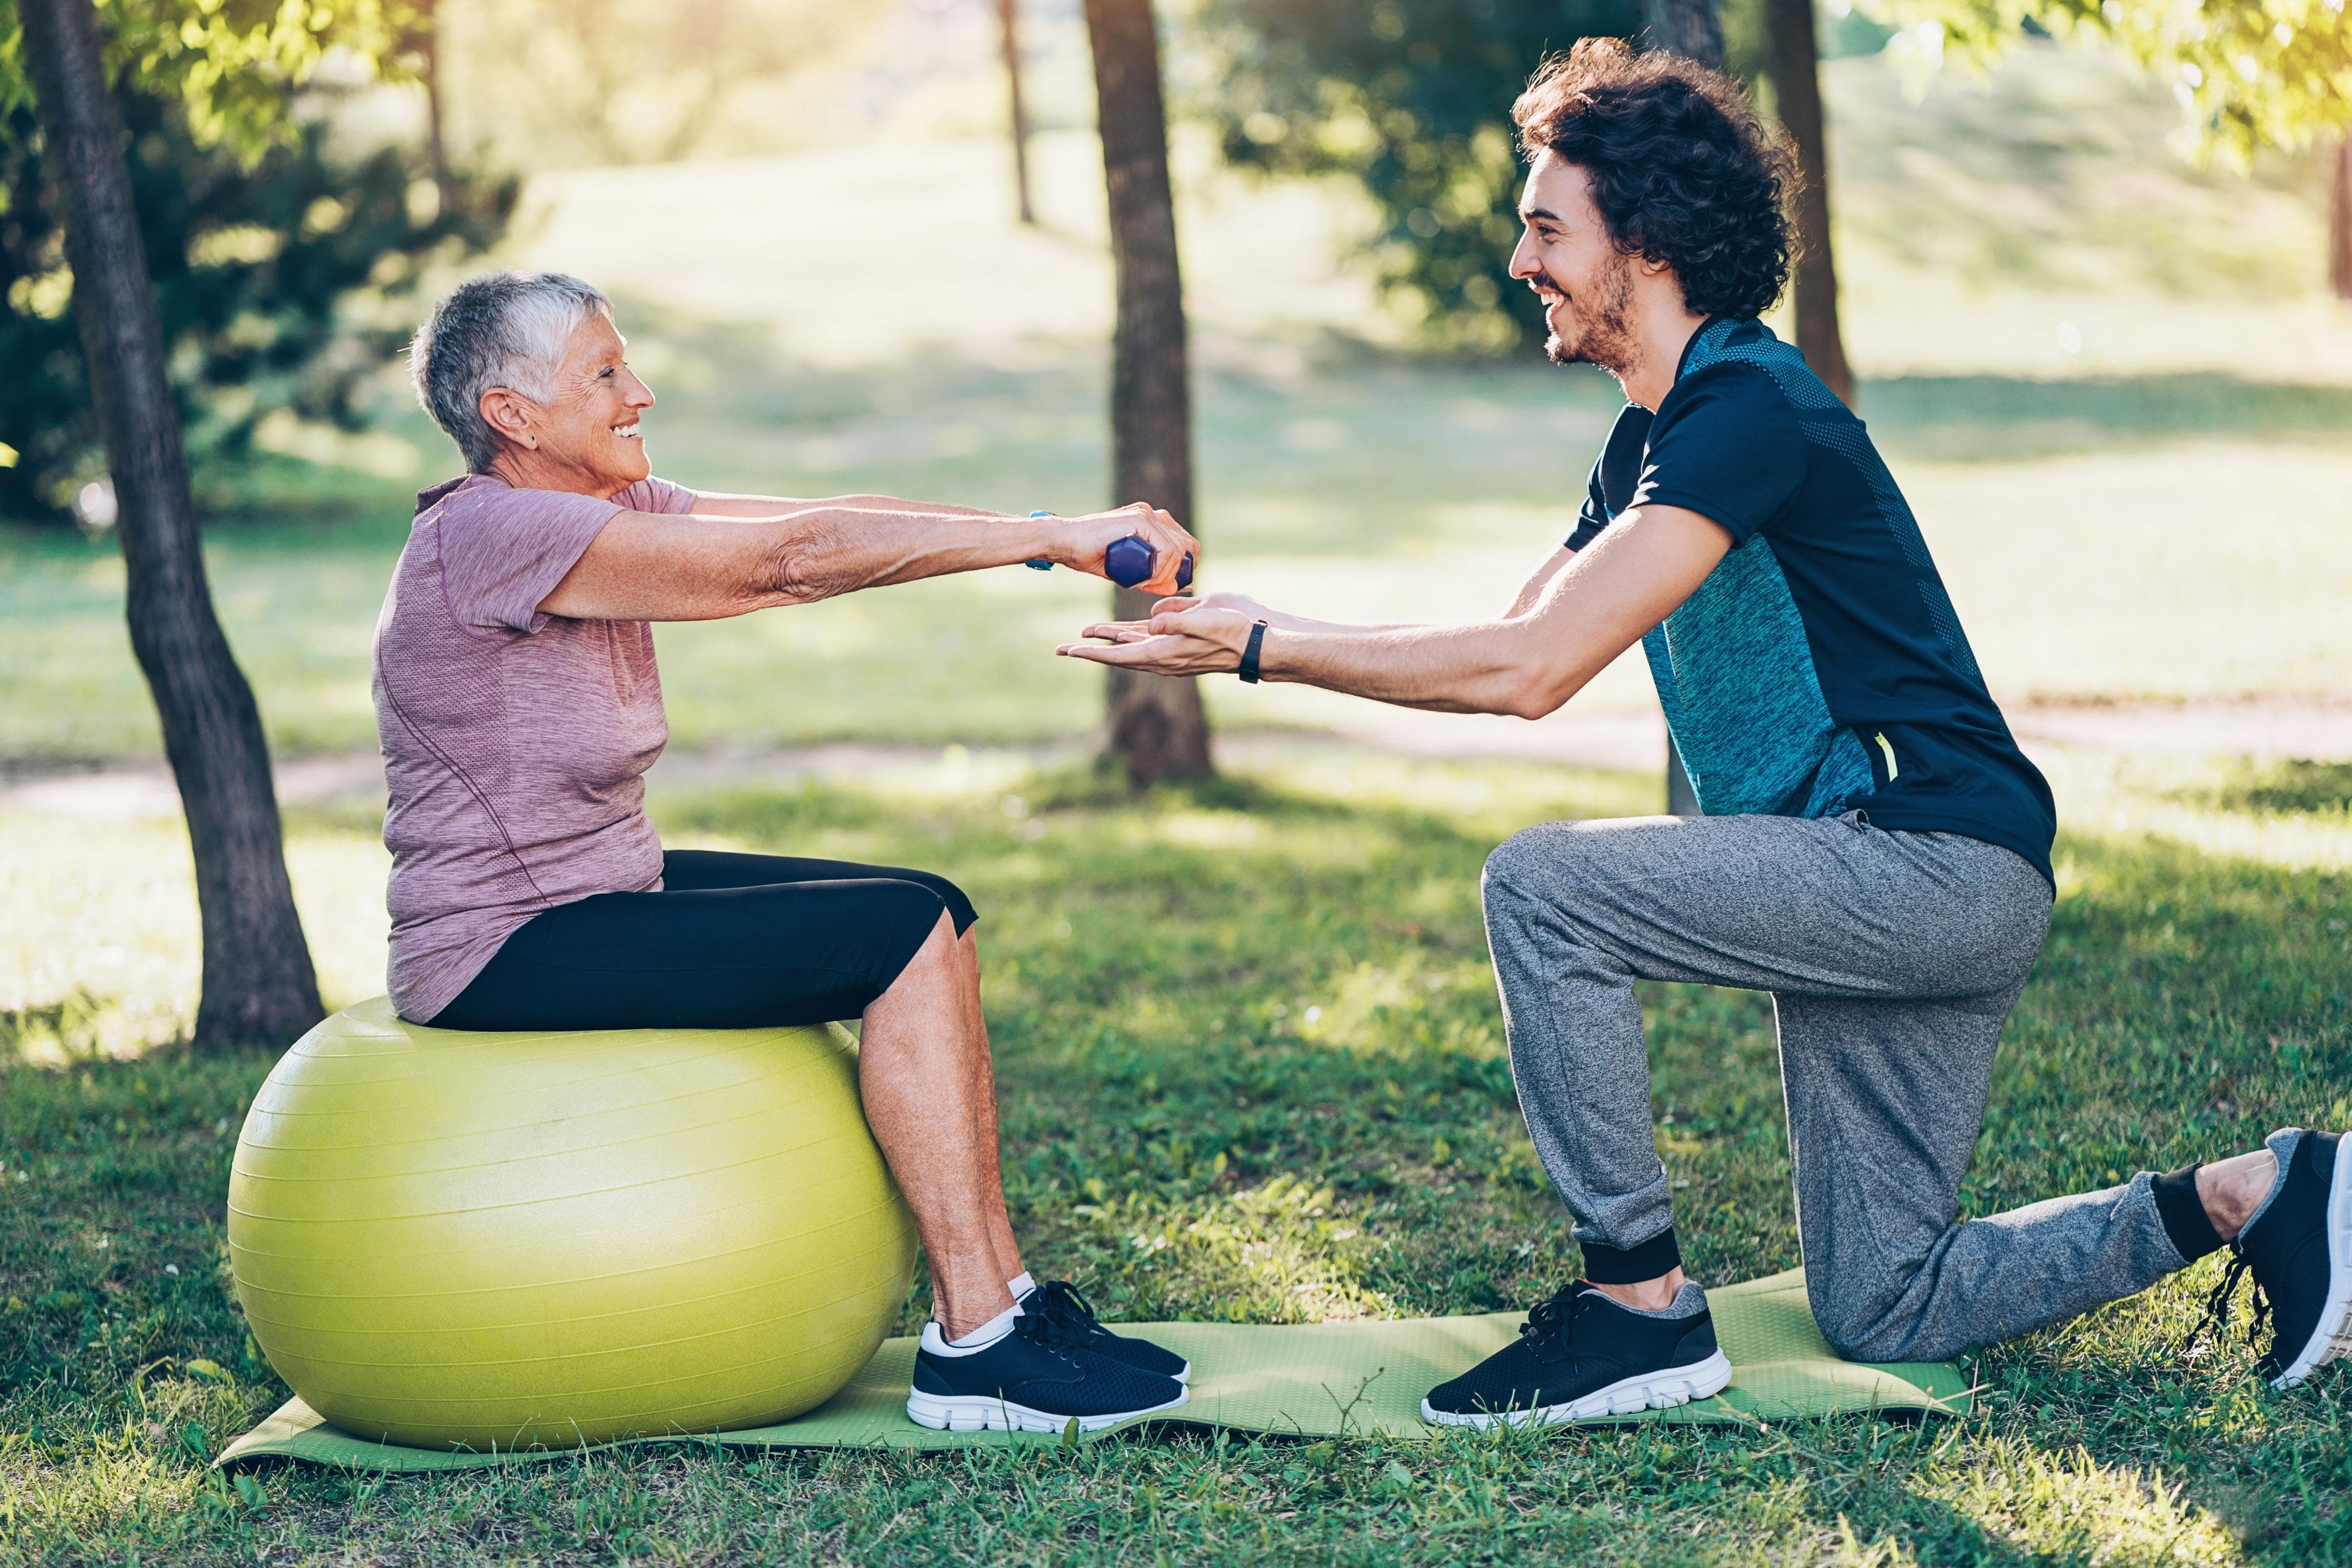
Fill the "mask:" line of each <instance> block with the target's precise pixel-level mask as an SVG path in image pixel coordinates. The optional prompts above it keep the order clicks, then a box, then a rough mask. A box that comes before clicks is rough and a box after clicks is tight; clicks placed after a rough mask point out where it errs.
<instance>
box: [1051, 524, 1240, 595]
mask: <svg viewBox="0 0 2352 1568" xmlns="http://www.w3.org/2000/svg"><path fill="white" fill-rule="evenodd" d="M1039 521H1047V520H1045V519H1040V520H1039ZM1050 526H1052V527H1053V528H1054V530H1055V548H1054V550H1053V552H1051V553H1050V554H1049V555H1048V557H1047V559H1049V560H1051V561H1053V562H1054V563H1055V564H1057V565H1062V566H1070V567H1075V568H1076V569H1077V570H1078V571H1081V572H1090V573H1092V574H1094V575H1096V576H1097V577H1105V578H1107V577H1108V573H1107V572H1105V571H1104V569H1103V555H1104V552H1107V551H1108V550H1109V549H1110V547H1111V546H1112V545H1114V544H1116V543H1118V542H1119V541H1120V540H1122V539H1125V538H1127V537H1129V535H1130V534H1132V535H1136V536H1139V537H1140V538H1141V539H1142V540H1143V542H1145V543H1147V544H1149V545H1150V546H1151V566H1152V573H1151V575H1150V577H1147V578H1145V579H1144V580H1143V581H1142V582H1140V583H1137V584H1133V586H1134V587H1136V588H1138V589H1139V590H1141V591H1142V592H1144V593H1147V594H1173V593H1175V592H1176V573H1177V569H1178V568H1179V567H1181V566H1182V565H1183V564H1184V562H1185V559H1186V558H1187V557H1188V556H1189V557H1191V558H1192V563H1193V569H1194V570H1195V571H1196V572H1197V571H1198V570H1199V569H1200V555H1201V542H1200V541H1199V540H1197V539H1194V538H1193V537H1192V533H1191V532H1190V531H1187V530H1186V528H1185V527H1184V525H1183V524H1182V523H1181V522H1178V521H1176V520H1175V519H1174V518H1172V517H1171V516H1169V515H1168V514H1167V513H1166V512H1164V511H1161V510H1159V509H1158V508H1156V507H1152V506H1149V505H1146V504H1145V503H1144V502H1142V501H1136V502H1133V503H1131V504H1129V505H1127V506H1123V507H1119V508H1117V509H1116V510H1111V511H1097V512H1089V513H1087V515H1085V516H1083V517H1068V518H1057V519H1054V520H1051V523H1050Z"/></svg>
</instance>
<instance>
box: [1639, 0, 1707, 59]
mask: <svg viewBox="0 0 2352 1568" xmlns="http://www.w3.org/2000/svg"><path fill="white" fill-rule="evenodd" d="M1642 34H1643V37H1644V38H1646V39H1647V40H1648V41H1649V45H1650V47H1652V48H1654V49H1664V50H1666V51H1668V52H1669V53H1671V54H1677V55H1681V56H1683V57H1685V58H1688V59H1694V60H1696V61H1697V62H1698V63H1699V64H1701V65H1703V66H1705V67H1706V68H1708V69H1709V70H1721V69H1722V68H1723V17H1722V16H1721V14H1720V13H1719V12H1717V9H1716V0H1642Z"/></svg>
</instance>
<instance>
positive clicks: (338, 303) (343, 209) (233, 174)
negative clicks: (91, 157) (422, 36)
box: [0, 71, 519, 519]
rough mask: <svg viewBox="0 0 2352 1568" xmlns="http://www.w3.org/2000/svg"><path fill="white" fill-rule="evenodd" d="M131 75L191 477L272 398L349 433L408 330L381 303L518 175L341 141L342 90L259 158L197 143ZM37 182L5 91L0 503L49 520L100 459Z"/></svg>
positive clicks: (39, 158) (96, 472) (184, 109)
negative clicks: (336, 127) (336, 126)
mask: <svg viewBox="0 0 2352 1568" xmlns="http://www.w3.org/2000/svg"><path fill="white" fill-rule="evenodd" d="M131 75H132V73H130V72H127V71H126V72H123V73H121V74H120V75H119V76H118V78H117V80H116V83H115V86H114V102H115V108H116V110H117V112H118V113H120V114H121V118H122V121H123V124H124V126H125V128H126V129H127V130H128V132H129V133H130V144H129V147H128V150H127V156H126V163H127V166H128V169H129V173H130V177H131V196H132V200H133V202H134V203H135V205H136V207H137V211H138V218H139V229H140V238H141V241H142V248H143V250H144V251H145V254H146V260H147V270H148V274H149V277H150V278H151V279H152V283H153V286H154V295H155V306H156V311H157V314H158V316H159V317H160V318H161V321H162V325H163V342H164V347H165V353H166V354H167V355H168V356H169V363H170V368H171V376H172V390H173V395H174V397H175V399H176V401H177V403H178V405H179V409H180V417H181V420H182V422H183V424H184V426H185V428H186V434H187V443H188V449H189V456H190V458H191V460H192V462H193V463H194V468H195V474H196V479H197V482H198V485H199V488H200V489H203V488H205V487H206V486H207V484H208V483H210V482H213V481H216V480H218V479H222V478H224V477H225V476H226V474H227V472H228V471H229V468H230V467H231V466H233V465H235V464H236V463H237V462H239V461H241V460H242V459H244V458H246V457H247V455H248V454H249V450H250V447H251V438H252V436H253V432H254V430H255V428H256V427H257V426H258V425H259V424H260V423H261V421H262V420H263V419H264V418H266V417H267V416H269V415H271V414H272V413H275V412H277V411H279V410H287V411H290V412H291V413H293V414H295V415H297V416H300V417H302V418H304V419H312V420H321V421H326V422H330V423H332V424H334V425H336V426H341V427H342V428H344V429H351V430H356V429H359V428H362V427H363V426H365V425H366V424H367V423H368V419H369V414H370V410H371V405H372V401H373V400H372V399H371V398H370V396H369V395H368V394H369V392H370V390H371V387H372V384H373V378H374V375H375V373H376V372H377V370H378V369H379V368H380V367H381V366H382V365H383V363H385V362H386V361H387V360H389V359H390V358H392V357H393V356H394V354H395V353H397V351H398V349H399V347H400V345H401V343H402V342H404V340H405V338H406V335H407V327H408V324H409V315H408V312H407V311H406V310H404V309H402V308H400V307H399V306H397V305H395V304H394V300H397V299H398V298H400V297H401V296H403V295H404V294H405V293H407V292H408V291H409V290H410V289H413V287H414V285H415V281H416V279H417V277H418V275H419V273H420V271H421V270H422V269H423V268H425V266H427V265H428V264H429V263H431V262H432V261H434V260H435V259H436V258H437V259H440V260H442V261H445V262H446V261H450V260H454V259H456V258H460V257H463V256H467V255H471V254H474V253H476V252H478V251H481V250H483V249H485V248H487V247H489V246H490V245H492V244H494V243H495V242H496V241H497V240H498V239H499V237H500V236H501V235H502V234H503V233H504V232H505V229H506V226H507V223H508V220H509V217H510V216H511V215H512V213H513V210H514V205H515V198H516V195H517V192H518V189H519V185H518V183H517V182H516V181H515V180H514V179H513V178H511V177H497V176H491V175H487V174H479V173H476V172H473V171H469V170H457V171H436V169H435V167H434V165H433V162H432V157H431V153H430V150H429V148H424V147H418V146H415V145H411V144H405V143H394V144H389V145H380V146H377V147H375V148H373V149H372V150H367V151H363V152H353V151H351V150H348V149H340V148H338V147H337V146H336V145H335V140H336V139H335V138H334V137H333V136H332V135H331V131H330V119H329V116H330V114H331V110H332V106H333V100H334V99H335V98H337V97H347V96H349V90H348V89H346V90H344V91H341V92H338V91H336V90H334V89H326V90H320V89H313V90H312V91H311V92H310V94H309V95H308V97H309V101H308V103H307V105H306V106H305V110H304V113H303V116H302V118H301V119H300V120H299V121H296V122H294V123H292V124H290V125H289V127H288V133H287V135H286V136H285V138H284V139H282V140H278V141H274V142H268V143H267V144H265V146H264V147H263V148H262V149H261V150H260V151H259V152H258V154H257V155H255V154H253V153H251V152H250V151H248V150H241V149H240V148H239V147H238V146H237V145H236V144H235V143H233V142H226V141H220V140H215V141H213V142H209V143H207V142H205V140H204V139H203V138H201V137H200V136H199V134H198V132H197V129H196V126H197V123H198V121H197V117H196V116H195V115H194V114H192V112H191V110H190V105H189V104H188V103H187V101H186V100H184V98H183V97H181V96H180V95H178V94H168V95H167V94H165V93H163V92H160V91H157V90H155V89H152V88H148V87H142V86H140V85H138V84H137V82H136V81H135V80H133V79H131ZM436 174H439V175H440V177H439V178H436ZM48 177H49V173H48V171H47V167H46V164H45V160H44V156H43V148H42V145H41V141H40V138H39V137H38V135H37V134H36V132H35V127H34V123H33V112H32V109H31V107H30V105H29V104H26V103H19V104H17V105H16V107H15V108H13V109H11V110H8V111H7V113H6V114H5V116H0V300H5V307H0V363H5V364H6V365H8V366H9V367H10V374H8V375H7V376H6V377H5V378H0V439H5V441H6V442H7V443H8V444H9V445H10V446H11V447H14V448H15V449H16V454H17V456H16V463H15V466H14V467H11V468H0V515H5V516H12V517H18V518H26V519H32V518H42V517H62V516H63V515H65V509H66V508H67V506H68V503H69V502H70V500H72V498H73V495H74V493H75V492H76V491H77V490H79V489H81V488H82V487H83V486H84V485H86V484H89V483H91V482H93V481H96V480H98V479H100V477H101V475H102V474H103V473H104V470H105V461H104V457H103V454H102V452H101V450H100V433H99V427H98V417H97V415H96V412H95V411H94V410H93V408H92V406H91V403H90V390H89V378H88V375H87V374H86V372H85V370H84V367H83V363H82V356H81V350H80V346H79V343H78V342H77V341H76V338H75V332H74V323H73V320H72V317H71V314H70V312H69V306H70V304H71V300H72V294H73V278H72V273H71V271H70V269H69V268H68V266H67V264H66V254H65V235H64V230H63V227H62V223H61V220H60V217H59V215H58V213H57V212H56V210H55V204H53V203H52V202H50V201H48V200H47V198H46V196H45V195H44V181H45V180H46V179H47V178H48Z"/></svg>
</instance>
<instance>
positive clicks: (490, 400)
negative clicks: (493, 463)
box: [479, 386, 539, 452]
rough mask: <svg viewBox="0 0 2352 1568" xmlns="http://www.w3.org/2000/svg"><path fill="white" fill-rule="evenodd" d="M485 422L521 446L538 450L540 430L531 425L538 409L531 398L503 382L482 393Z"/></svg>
mask: <svg viewBox="0 0 2352 1568" xmlns="http://www.w3.org/2000/svg"><path fill="white" fill-rule="evenodd" d="M479 406H480V408H481V413H482V422H483V423H484V424H486V425H488V426H489V427H490V428H491V429H493V430H495V431H497V432H498V433H499V435H501V436H503V437H506V438H507V439H508V440H509V441H512V442H513V443H514V444H515V445H516V446H518V447H529V448H530V450H531V451H534V452H536V451H538V450H539V433H538V432H537V431H535V430H533V429H532V428H531V425H532V423H533V422H534V421H533V416H535V415H536V414H537V413H538V409H537V408H536V407H535V406H534V405H532V403H531V401H530V399H529V398H527V397H525V396H523V395H522V394H520V393H519V392H514V391H510V390H509V389H508V388H506V387H503V386H493V387H491V388H490V389H489V390H488V391H487V392H485V393H483V394H482V401H481V404H480V405H479Z"/></svg>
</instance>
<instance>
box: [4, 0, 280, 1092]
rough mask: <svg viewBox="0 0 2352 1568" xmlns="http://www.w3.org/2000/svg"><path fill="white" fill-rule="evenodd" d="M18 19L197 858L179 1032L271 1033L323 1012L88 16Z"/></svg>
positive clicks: (75, 1) (139, 631)
mask: <svg viewBox="0 0 2352 1568" xmlns="http://www.w3.org/2000/svg"><path fill="white" fill-rule="evenodd" d="M17 14H18V16H20V17H21V18H22V21H23V26H24V38H25V57H26V64H27V66H28V67H29V68H30V69H31V75H32V79H33V85H34V91H35V94H36V96H37V110H38V113H39V118H40V125H41V134H42V136H43V138H44V139H45V140H46V141H47V144H48V146H49V149H50V158H51V160H52V161H51V163H50V167H51V169H52V170H53V171H54V174H53V176H52V178H53V190H54V192H55V195H56V199H57V200H58V202H59V203H60V204H61V205H62V207H63V210H64V216H65V220H66V222H65V227H66V257H67V260H68V263H69V265H70V266H71V267H72V268H73V312H74V321H75V324H76V326H77V327H78V328H79V331H80V335H81V342H82V353H83V354H84V356H85V357H86V358H87V359H88V361H89V379H90V385H91V390H92V393H93V395H94V399H95V401H96V403H97V405H98V411H99V418H100V425H101V426H102V428H103V429H104V431H105V436H106V451H107V460H108V462H109V464H110V467H111V469H112V473H113V479H114V490H115V498H116V500H117V503H118V506H119V512H118V518H119V521H118V523H117V528H116V531H117V536H118V537H119V538H120V539H121V542H122V559H123V564H124V566H125V567H126V568H127V569H128V575H129V592H128V595H127V605H126V609H127V613H128V617H129V620H130V623H131V650H132V652H133V653H134V654H135V655H136V656H137V658H138V660H139V668H140V669H141V671H142V673H143V674H144V675H145V676H146V678H147V685H148V688H149V689H150V690H151V691H152V693H153V695H154V699H155V709H156V712H157V713H158V714H159V715H160V716H161V717H162V719H163V749H164V752H165V753H166V754H167V755H168V756H169V757H170V759H171V763H172V773H173V778H174V779H175V780H176V781H177V782H178V784H179V788H180V801H181V804H182V805H183V807H184V809H185V811H186V813H187V819H188V838H189V841H190V844H191V846H192V847H193V848H194V854H195V868H196V903H197V907H198V909H199V910H200V911H201V914H202V924H203V931H204V991H203V995H202V998H201V1000H200V1001H199V1002H198V1004H197V1008H196V1026H195V1039H194V1043H195V1045H196V1047H198V1048H200V1049H205V1048H214V1047H222V1046H227V1045H233V1044H269V1045H278V1046H282V1045H286V1044H288V1043H289V1042H291V1041H292V1040H293V1038H294V1037H296V1036H297V1035H299V1034H300V1033H301V1032H302V1031H303V1030H305V1029H307V1028H309V1027H310V1026H311V1025H312V1024H315V1023H317V1022H318V1021H319V1018H320V1015H321V1013H322V1012H323V1011H324V1009H323V1008H321V1007H320V1003H319V984H318V979H317V977H316V975H315V974H314V973H313V972H312V970H311V967H310V948H309V946H308V945H307V944H306V943H305V942H304V941H303V939H302V922H301V920H300V918H299V916H298V915H297V914H296V913H295V910H294V892H293V888H292V885H291V884H290V883H289V881H288V879H287V876H286V853H285V846H284V842H283V838H282V837H281V834H280V830H279V826H278V797H277V795H276V793H275V791H274V790H273V789H272V787H271V783H270V775H269V750H268V745H267V743H266V742H264V741H263V739H262V733H261V715H260V712H259V710H257V708H256V707H255V706H254V700H253V690H252V689H251V688H250V687H248V686H247V684H246V680H245V676H244V673H243V672H242V671H240V670H239V669H238V668H237V667H236V658H235V657H234V656H233V655H232V654H231V653H230V652H229V647H228V639H227V638H226V637H224V636H223V635H222V634H221V628H220V622H219V621H218V620H217V619H216V618H215V616H214V615H213V603H212V592H211V589H210V587H209V586H208V585H207V584H206V582H205V560H204V550H203V543H202V541H201V540H200V539H199V537H198V535H197V531H196V516H195V503H194V498H193V496H192V495H191V494H190V491H189V487H188V462H187V456H186V453H185V451H184V448H183V447H182V445H181V437H180V418H179V411H178V409H177V408H176V407H175V406H174V405H173V401H172V389H171V385H170V383H169V382H168V380H167V379H166V377H165V374H164V357H163V327H162V325H161V323H160V322H159V321H158V320H157V318H156V314H155V302H154V297H153V295H152V292H151V290H150V288H149V283H148V277H147V261H146V256H145V253H144V251H143V250H142V247H141V241H140V232H139V219H138V215H137V212H136V211H135V209H134V208H133V207H132V205H131V181H130V175H129V172H128V171H127V170H126V169H125V167H124V165H123V161H122V159H123V141H124V132H123V130H122V124H121V121H120V120H119V119H118V118H117V117H116V114H115V110H114V102H113V100H112V98H111V97H110V96H109V94H108V91H107V82H106V73H105V68H104V65H103V63H102V60H101V57H100V47H99V32H98V16H97V13H96V11H95V10H94V8H93V7H92V5H91V0H18V5H17Z"/></svg>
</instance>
